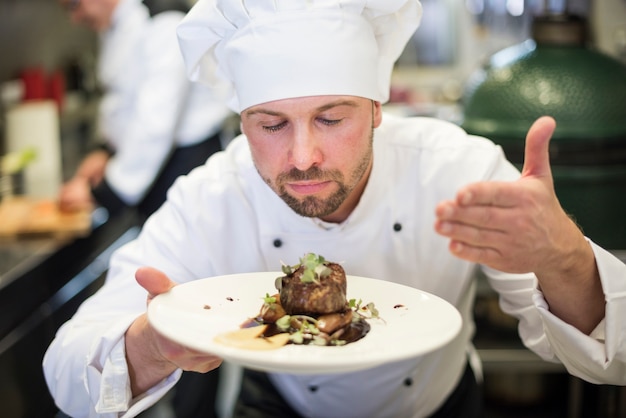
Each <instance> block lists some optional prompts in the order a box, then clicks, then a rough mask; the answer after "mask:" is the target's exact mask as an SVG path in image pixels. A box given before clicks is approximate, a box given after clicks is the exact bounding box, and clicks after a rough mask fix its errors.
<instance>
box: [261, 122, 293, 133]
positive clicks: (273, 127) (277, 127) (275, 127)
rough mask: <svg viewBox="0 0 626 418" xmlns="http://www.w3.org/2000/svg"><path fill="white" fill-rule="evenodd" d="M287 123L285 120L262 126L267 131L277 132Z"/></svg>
mask: <svg viewBox="0 0 626 418" xmlns="http://www.w3.org/2000/svg"><path fill="white" fill-rule="evenodd" d="M286 125H287V121H284V122H281V123H279V124H277V125H271V126H263V130H265V131H267V132H272V133H273V132H278V131H280V130H281V129H282V128H284V127H285V126H286Z"/></svg>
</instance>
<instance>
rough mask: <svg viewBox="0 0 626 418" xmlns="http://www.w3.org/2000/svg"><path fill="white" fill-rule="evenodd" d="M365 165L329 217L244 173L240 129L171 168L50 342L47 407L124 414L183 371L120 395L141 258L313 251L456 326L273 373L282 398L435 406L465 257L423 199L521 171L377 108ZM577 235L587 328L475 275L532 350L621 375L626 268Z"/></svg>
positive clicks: (451, 130) (215, 269) (497, 276)
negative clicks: (370, 359)
mask: <svg viewBox="0 0 626 418" xmlns="http://www.w3.org/2000/svg"><path fill="white" fill-rule="evenodd" d="M373 161H374V162H373V169H372V172H371V175H370V178H369V181H368V183H367V186H366V188H365V191H364V192H363V195H362V197H361V199H360V201H359V203H358V205H357V207H356V208H355V209H354V211H353V212H352V213H351V215H350V216H349V217H348V218H347V219H346V220H345V221H344V222H343V223H341V224H329V223H324V222H321V221H320V220H318V219H314V218H306V217H302V216H299V215H297V214H295V213H294V212H293V211H292V210H291V209H290V208H289V207H288V206H287V205H286V204H285V203H284V202H283V201H282V200H281V199H280V198H279V197H278V196H277V195H276V194H275V193H274V192H273V191H272V190H271V189H270V188H269V187H268V186H267V185H266V184H265V183H264V182H263V180H262V179H261V177H260V176H259V174H258V173H257V171H256V169H255V167H254V165H253V162H252V159H251V155H250V150H249V148H248V144H247V141H246V139H245V138H244V137H239V138H237V139H235V140H234V141H233V142H232V143H231V144H230V145H229V147H228V148H227V149H226V150H225V151H224V152H220V153H217V154H215V155H214V156H212V157H211V158H210V159H209V161H208V162H207V164H206V165H204V166H202V167H200V168H197V169H195V170H194V171H192V172H191V173H190V175H188V176H186V177H182V178H180V179H179V180H178V181H177V182H176V183H175V184H174V186H173V188H172V189H170V191H169V196H168V201H167V203H166V204H165V205H164V206H163V207H162V208H161V209H160V210H159V211H158V212H156V214H155V215H154V216H152V217H151V218H150V219H149V220H148V221H147V223H146V224H145V226H144V228H143V230H142V231H141V233H140V235H139V236H138V238H137V239H136V240H135V241H133V242H131V243H129V244H127V245H126V246H124V247H123V248H121V249H120V250H118V251H117V252H116V253H115V254H114V256H113V257H112V260H111V265H110V272H109V275H108V278H107V281H106V283H105V284H104V286H103V287H102V288H101V289H100V290H99V291H98V292H97V293H96V294H95V295H94V296H93V297H92V298H90V299H89V300H88V301H86V302H85V303H84V304H83V305H82V306H81V308H80V309H79V310H78V312H77V313H76V315H75V316H74V317H73V318H72V319H71V320H70V321H69V322H67V323H66V324H65V325H64V326H63V327H62V328H61V329H60V330H59V332H58V335H57V336H56V339H55V340H54V342H53V343H52V344H51V346H50V348H49V350H48V352H47V354H46V356H45V360H44V370H45V375H46V377H47V381H48V384H49V387H50V389H51V393H52V394H53V395H54V397H55V399H56V401H57V402H58V405H60V407H61V408H63V409H64V410H65V411H66V412H67V413H69V414H70V415H72V416H75V417H80V416H89V415H94V414H95V413H96V411H98V412H100V413H103V414H104V416H118V414H119V415H122V416H132V415H134V414H136V413H138V412H139V411H141V410H143V409H145V408H147V407H148V406H149V405H151V404H152V403H154V402H155V401H156V400H157V399H158V398H159V397H161V396H163V394H164V393H165V392H166V391H167V390H169V388H171V387H172V386H173V385H174V384H175V382H176V381H177V379H178V377H179V376H180V371H178V372H175V373H173V374H172V375H171V376H169V377H168V378H167V379H165V380H163V381H162V382H160V383H159V384H157V385H156V386H155V387H154V388H152V389H151V390H149V391H148V392H147V393H145V394H143V395H142V396H139V397H137V398H136V399H131V395H130V387H129V383H128V375H127V365H126V363H125V358H124V332H125V330H126V329H127V328H128V327H129V325H130V324H131V322H132V321H133V320H134V319H135V318H136V317H137V316H138V315H139V314H141V313H142V312H145V309H146V306H145V303H146V292H145V290H144V289H142V288H141V287H140V286H139V285H138V284H137V283H136V282H135V280H134V272H135V270H136V269H137V268H138V267H139V266H144V265H151V266H153V267H155V268H158V269H160V270H162V271H164V272H165V273H167V275H168V276H169V277H170V278H172V279H173V280H175V281H177V282H180V283H185V282H189V281H191V280H195V279H198V278H204V277H208V276H216V275H225V274H231V273H243V272H257V271H276V270H277V269H279V268H280V262H281V260H283V261H285V262H287V263H289V264H293V263H296V262H297V260H298V259H299V258H300V257H301V256H303V255H304V254H305V253H307V252H315V253H318V254H321V255H323V256H324V257H325V258H326V259H328V260H333V261H341V262H342V265H343V267H344V268H345V270H346V272H347V273H348V274H350V275H357V276H365V277H372V278H376V279H380V280H387V281H390V282H395V283H400V284H403V285H408V286H413V287H415V288H418V289H421V290H423V291H426V292H431V293H433V294H435V295H438V296H440V297H441V298H443V299H445V300H446V301H448V302H450V303H451V304H453V305H454V306H456V308H457V309H458V310H459V312H460V313H461V316H462V318H463V325H462V329H461V331H460V333H459V335H458V336H457V337H456V338H455V339H454V340H453V341H452V342H451V343H449V344H447V345H446V346H444V347H443V348H441V349H438V350H436V351H434V352H432V353H429V354H426V355H423V356H421V357H418V358H414V359H409V360H404V361H400V362H397V363H392V364H385V365H382V366H379V367H376V368H373V369H369V370H363V371H357V372H351V373H347V374H334V375H318V376H302V375H289V374H270V378H271V380H272V382H273V383H274V384H275V385H276V387H277V388H278V390H279V391H280V392H281V393H282V394H283V396H284V398H285V399H286V400H287V401H288V402H289V403H290V404H291V406H292V407H293V408H295V409H296V410H297V411H298V412H299V413H301V414H302V415H303V416H307V417H325V418H328V417H360V418H362V417H376V418H380V417H422V416H425V415H427V414H429V413H431V412H433V411H434V410H436V409H437V407H438V406H440V405H441V404H442V403H443V402H444V400H445V399H446V397H447V396H448V394H450V393H451V391H452V390H453V389H454V387H455V385H456V384H457V381H458V380H459V378H460V376H461V373H462V372H463V370H464V368H465V367H466V364H467V361H468V356H470V355H471V353H472V351H473V348H472V345H471V339H472V336H473V333H474V322H473V319H472V303H473V298H474V282H475V273H476V268H477V266H476V265H475V264H473V263H470V262H467V261H464V260H461V259H458V258H456V257H454V256H453V255H451V254H450V252H449V251H448V248H447V245H448V241H447V239H446V238H444V237H441V236H439V235H438V234H437V233H435V232H434V228H433V224H434V222H435V205H436V204H437V203H438V202H440V201H441V200H444V199H452V198H454V196H455V194H456V192H457V191H458V189H459V188H460V187H461V186H463V185H465V184H468V183H471V182H477V181H483V180H500V181H512V180H515V179H517V178H518V177H519V172H518V171H517V169H516V168H514V166H513V165H511V164H510V163H509V162H507V160H506V159H505V157H504V156H503V153H502V150H501V148H500V147H498V146H496V145H494V144H493V143H492V142H490V141H488V140H486V139H483V138H478V137H473V136H468V135H467V134H466V133H465V132H464V131H462V130H461V129H460V128H459V127H457V126H456V125H453V124H449V123H446V122H442V121H438V120H434V119H428V118H406V119H402V118H397V117H394V116H391V115H387V114H385V115H384V118H383V123H382V125H381V126H380V127H379V128H377V129H376V130H375V136H374V159H373ZM590 245H591V246H592V248H593V251H594V254H595V256H596V261H597V265H598V269H599V271H600V276H601V280H602V285H603V289H604V292H605V296H606V301H607V304H606V316H605V319H604V320H603V321H602V322H601V324H600V325H599V326H598V327H597V329H596V330H594V332H593V333H592V335H590V336H588V335H585V334H583V333H581V332H580V331H578V330H577V329H575V328H574V327H572V326H571V325H569V324H566V323H564V322H563V321H561V320H560V319H559V318H557V317H555V316H554V315H552V314H551V313H550V311H549V309H548V306H547V303H546V301H545V300H544V298H543V297H542V295H541V293H540V291H539V290H538V287H537V285H536V278H535V276H534V275H533V274H506V273H502V272H498V271H494V270H492V269H488V268H483V270H484V273H485V274H486V275H487V277H488V279H489V282H490V284H491V285H492V287H493V288H494V289H495V290H496V291H497V292H498V293H499V294H500V297H501V304H502V307H503V309H504V310H505V311H506V312H508V313H510V314H512V315H514V316H515V317H517V318H519V331H520V335H521V338H522V339H523V341H524V343H525V344H526V345H527V346H528V347H529V348H530V349H532V350H533V351H535V352H536V353H537V354H539V355H540V356H541V357H542V358H543V359H545V360H547V361H554V362H556V361H561V362H562V363H563V364H564V365H565V367H567V369H568V371H569V372H570V373H572V374H573V375H576V376H580V377H581V378H583V379H586V380H588V381H590V382H603V383H619V384H624V383H626V367H625V363H626V354H625V352H626V341H625V338H626V332H625V331H626V330H625V326H626V325H624V324H625V322H624V321H623V320H622V319H623V318H624V317H625V316H626V303H625V301H626V265H624V264H623V263H621V262H620V261H619V260H618V259H617V258H615V257H614V256H613V255H611V254H610V253H608V252H607V251H605V250H603V249H601V248H600V247H598V246H597V245H595V244H594V243H592V242H590ZM271 291H272V289H268V292H271ZM259 297H260V298H261V297H262V295H260V296H259ZM373 302H374V303H375V301H373ZM432 320H433V321H436V320H437V318H432ZM181 326H184V324H181ZM365 338H367V337H365ZM389 344H394V342H393V341H389ZM303 361H306V359H303ZM406 382H412V384H411V385H407V384H406ZM312 387H314V388H316V389H317V390H315V391H313V390H311V389H310V388H312Z"/></svg>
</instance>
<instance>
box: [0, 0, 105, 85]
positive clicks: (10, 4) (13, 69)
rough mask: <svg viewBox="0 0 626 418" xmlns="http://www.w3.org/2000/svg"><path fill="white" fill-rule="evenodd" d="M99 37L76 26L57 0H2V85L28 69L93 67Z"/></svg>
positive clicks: (0, 66) (0, 65)
mask: <svg viewBox="0 0 626 418" xmlns="http://www.w3.org/2000/svg"><path fill="white" fill-rule="evenodd" d="M95 48H96V36H95V35H94V34H93V33H91V32H90V31H88V30H86V29H82V28H79V27H77V26H74V25H72V23H71V22H70V21H69V18H68V16H67V14H66V12H65V11H64V10H63V9H62V8H61V7H60V6H59V5H58V3H57V1H56V0H0V57H2V58H1V59H0V82H5V81H7V80H11V79H14V78H17V77H18V76H19V74H20V71H21V70H22V69H24V68H30V67H41V68H43V69H44V70H45V71H46V72H52V71H54V70H59V69H64V68H66V67H67V66H69V65H70V64H72V63H76V62H80V64H82V65H93V61H94V56H95Z"/></svg>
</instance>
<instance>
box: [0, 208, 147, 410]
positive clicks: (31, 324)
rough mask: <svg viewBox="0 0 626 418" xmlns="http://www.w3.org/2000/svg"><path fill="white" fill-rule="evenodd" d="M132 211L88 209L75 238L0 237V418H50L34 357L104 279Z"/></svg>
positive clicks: (128, 230) (132, 232)
mask: <svg viewBox="0 0 626 418" xmlns="http://www.w3.org/2000/svg"><path fill="white" fill-rule="evenodd" d="M138 230H139V227H138V226H137V221H136V218H135V216H134V213H132V212H128V213H125V214H123V215H121V216H118V217H116V218H113V219H109V218H107V217H106V216H103V214H102V212H99V211H95V212H94V214H93V230H92V232H91V233H90V234H89V235H87V236H82V237H76V238H70V237H65V238H58V237H37V238H27V239H14V240H3V241H0V404H1V405H3V407H2V416H3V417H9V418H11V417H16V418H17V417H26V416H28V417H31V416H33V417H34V416H42V417H50V416H54V415H55V414H56V407H55V406H54V403H53V401H52V398H51V397H50V395H49V393H48V389H47V386H46V384H45V381H44V378H43V373H42V369H41V361H42V359H43V355H44V353H45V350H46V349H47V347H48V345H49V344H50V342H51V341H52V339H53V338H54V335H55V333H56V330H57V329H58V328H59V327H60V326H61V325H62V324H63V323H64V322H65V321H67V320H68V319H69V318H70V317H71V316H72V315H73V313H74V312H75V310H76V309H77V308H78V306H79V305H80V303H82V302H83V301H84V300H85V299H86V298H87V297H89V296H90V295H92V294H93V293H94V292H95V291H96V290H97V289H98V288H99V287H100V286H101V285H102V282H103V280H104V277H105V274H106V271H107V267H108V262H109V258H110V256H111V254H112V252H113V251H115V250H116V249H117V248H119V247H120V246H122V245H123V244H124V243H126V242H128V241H130V240H131V239H133V238H134V237H135V236H136V235H137V233H138Z"/></svg>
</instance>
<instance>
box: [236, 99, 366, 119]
mask: <svg viewBox="0 0 626 418" xmlns="http://www.w3.org/2000/svg"><path fill="white" fill-rule="evenodd" d="M369 102H370V99H365V98H363V97H357V96H308V97H294V98H289V99H282V100H275V101H272V102H267V103H261V104H258V105H255V106H251V107H249V108H247V109H245V110H244V111H243V112H241V115H242V116H243V117H251V116H254V115H257V114H268V115H272V114H277V115H289V114H292V113H299V112H321V111H325V110H329V109H333V108H337V107H340V106H346V107H352V108H358V107H360V106H363V105H364V104H367V103H369Z"/></svg>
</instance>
